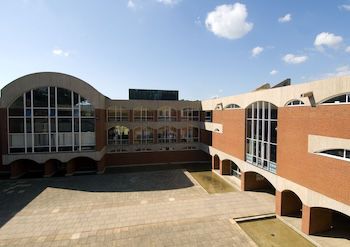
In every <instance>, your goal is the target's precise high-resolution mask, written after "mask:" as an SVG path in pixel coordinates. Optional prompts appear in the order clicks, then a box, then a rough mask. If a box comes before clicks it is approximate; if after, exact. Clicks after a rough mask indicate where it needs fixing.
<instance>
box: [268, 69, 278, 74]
mask: <svg viewBox="0 0 350 247" xmlns="http://www.w3.org/2000/svg"><path fill="white" fill-rule="evenodd" d="M277 73H278V71H277V70H275V69H273V70H271V72H270V75H276V74H277Z"/></svg>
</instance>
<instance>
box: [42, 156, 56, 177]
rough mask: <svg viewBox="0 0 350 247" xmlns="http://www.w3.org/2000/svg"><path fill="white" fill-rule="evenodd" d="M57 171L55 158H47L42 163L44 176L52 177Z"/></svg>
mask: <svg viewBox="0 0 350 247" xmlns="http://www.w3.org/2000/svg"><path fill="white" fill-rule="evenodd" d="M56 171H57V164H56V161H55V160H48V161H46V162H45V164H44V177H45V178H47V177H52V175H54V174H55V173H56Z"/></svg>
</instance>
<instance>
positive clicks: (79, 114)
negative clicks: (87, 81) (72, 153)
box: [78, 94, 108, 152]
mask: <svg viewBox="0 0 350 247" xmlns="http://www.w3.org/2000/svg"><path fill="white" fill-rule="evenodd" d="M78 107H79V113H78V117H79V151H80V152H81V104H80V94H79V95H78ZM107 136H108V130H107Z"/></svg>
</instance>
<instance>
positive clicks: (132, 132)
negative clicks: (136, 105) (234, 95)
mask: <svg viewBox="0 0 350 247" xmlns="http://www.w3.org/2000/svg"><path fill="white" fill-rule="evenodd" d="M133 143H134V130H132V129H129V144H133Z"/></svg>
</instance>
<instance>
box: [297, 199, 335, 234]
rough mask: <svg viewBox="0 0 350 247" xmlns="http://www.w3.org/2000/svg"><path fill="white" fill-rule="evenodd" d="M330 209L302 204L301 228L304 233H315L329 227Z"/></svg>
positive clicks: (330, 220)
mask: <svg viewBox="0 0 350 247" xmlns="http://www.w3.org/2000/svg"><path fill="white" fill-rule="evenodd" d="M331 226H332V210H330V209H327V208H310V207H308V206H306V205H303V217H302V223H301V230H302V231H303V233H305V234H316V233H320V232H325V231H328V230H330V229H331Z"/></svg>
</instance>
